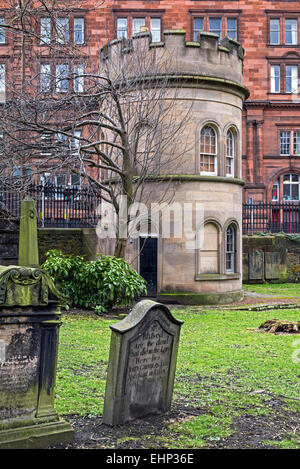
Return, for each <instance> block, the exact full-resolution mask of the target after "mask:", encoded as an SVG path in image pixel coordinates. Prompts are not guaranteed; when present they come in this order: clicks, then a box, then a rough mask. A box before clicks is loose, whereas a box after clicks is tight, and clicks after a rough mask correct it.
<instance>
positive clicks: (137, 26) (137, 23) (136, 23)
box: [132, 18, 146, 36]
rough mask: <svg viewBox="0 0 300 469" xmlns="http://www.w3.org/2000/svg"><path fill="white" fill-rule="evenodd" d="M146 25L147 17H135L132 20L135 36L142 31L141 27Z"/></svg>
mask: <svg viewBox="0 0 300 469" xmlns="http://www.w3.org/2000/svg"><path fill="white" fill-rule="evenodd" d="M143 26H146V18H133V20H132V34H133V36H134V35H135V34H137V33H139V32H140V31H141V28H142V27H143Z"/></svg>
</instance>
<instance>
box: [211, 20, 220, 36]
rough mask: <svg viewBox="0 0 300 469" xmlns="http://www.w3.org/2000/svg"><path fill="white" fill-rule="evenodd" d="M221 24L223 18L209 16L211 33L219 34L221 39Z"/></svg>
mask: <svg viewBox="0 0 300 469" xmlns="http://www.w3.org/2000/svg"><path fill="white" fill-rule="evenodd" d="M221 25H222V19H221V18H209V31H210V32H211V33H215V34H217V35H218V36H219V39H221Z"/></svg>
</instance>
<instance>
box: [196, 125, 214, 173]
mask: <svg viewBox="0 0 300 469" xmlns="http://www.w3.org/2000/svg"><path fill="white" fill-rule="evenodd" d="M217 144H218V142H217V134H216V131H215V129H213V128H212V127H211V126H209V125H207V126H205V127H203V129H202V130H201V134H200V172H201V173H210V174H216V172H217Z"/></svg>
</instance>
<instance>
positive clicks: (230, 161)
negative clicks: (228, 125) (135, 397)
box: [226, 130, 235, 177]
mask: <svg viewBox="0 0 300 469" xmlns="http://www.w3.org/2000/svg"><path fill="white" fill-rule="evenodd" d="M234 160H235V136H234V133H233V132H232V130H228V132H227V136H226V176H231V177H234Z"/></svg>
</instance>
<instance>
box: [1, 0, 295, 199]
mask: <svg viewBox="0 0 300 469" xmlns="http://www.w3.org/2000/svg"><path fill="white" fill-rule="evenodd" d="M95 3H96V2H95V1H91V2H90V5H89V2H85V3H84V8H78V9H76V8H74V9H72V11H69V12H68V21H67V22H66V25H67V29H68V33H67V34H68V37H69V39H70V40H73V41H77V43H78V44H79V45H81V47H82V48H83V49H84V48H86V51H89V54H91V55H92V56H93V55H95V54H97V50H98V48H99V45H100V46H102V45H103V44H104V43H106V42H107V41H108V40H112V39H114V38H116V37H122V36H125V37H128V38H129V37H131V36H132V35H133V34H134V33H135V32H138V31H140V30H141V28H142V27H147V28H148V29H150V30H151V32H152V38H153V41H158V42H159V41H162V40H163V31H164V30H166V29H185V30H186V35H187V40H189V41H194V40H196V39H197V32H198V31H199V30H205V31H211V32H214V33H217V34H219V35H220V38H223V37H224V36H226V35H228V36H230V37H231V38H233V39H236V40H237V41H239V42H240V43H241V45H242V46H243V47H244V48H245V51H246V55H245V62H244V83H245V85H246V86H247V87H248V88H249V89H250V92H251V94H250V97H249V99H248V100H247V101H246V103H245V106H244V125H243V149H242V158H243V178H244V180H245V181H246V185H245V191H244V201H245V202H248V201H249V200H251V199H250V198H252V200H253V201H254V202H255V201H265V202H269V201H271V200H273V201H276V200H278V201H285V200H299V198H300V94H299V95H298V76H299V74H300V69H299V65H300V6H299V2H297V1H293V0H285V1H272V0H241V1H234V0H214V1H207V0H148V1H137V0H106V1H105V2H104V4H103V5H102V6H101V7H100V8H99V9H97V10H91V8H92V7H93V6H94V5H95ZM1 11H2V13H1V14H0V23H1V21H5V17H6V11H5V6H4V8H3V9H2V10H1ZM1 15H2V17H3V19H1ZM61 16H62V17H64V16H65V15H64V14H62V15H61ZM42 21H45V20H42ZM41 28H44V34H45V37H46V40H47V34H48V33H49V31H48V32H47V24H46V23H43V25H41ZM52 33H53V32H52ZM52 33H51V32H50V34H52ZM87 44H88V46H87ZM17 50H18V45H16V43H15V41H13V40H12V39H11V40H10V39H9V32H6V37H5V34H2V35H1V34H0V58H1V64H0V72H1V73H2V74H3V73H4V72H5V67H6V71H7V70H8V69H9V68H12V67H14V70H15V69H16V67H17V65H16V63H15V62H14V61H13V59H12V55H13V54H14V53H15V52H16V51H17ZM44 62H45V66H46V65H48V64H47V63H46V59H44ZM13 64H14V65H13ZM49 66H51V67H55V65H54V64H52V65H51V64H50V62H49ZM56 71H57V70H56ZM53 73H55V70H54V72H53ZM1 83H2V85H0V88H1V89H0V92H4V91H5V86H4V85H3V81H1ZM78 86H80V84H78Z"/></svg>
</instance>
